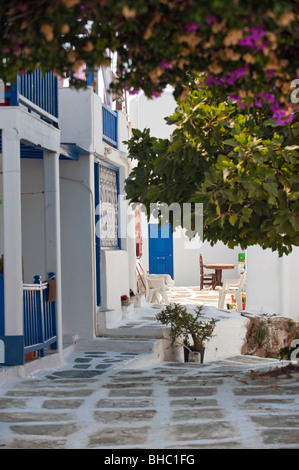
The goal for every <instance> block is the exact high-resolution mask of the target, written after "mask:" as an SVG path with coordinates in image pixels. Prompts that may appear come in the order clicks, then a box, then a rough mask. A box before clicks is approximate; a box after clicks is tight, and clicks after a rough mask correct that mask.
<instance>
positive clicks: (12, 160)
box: [2, 129, 23, 336]
mask: <svg viewBox="0 0 299 470" xmlns="http://www.w3.org/2000/svg"><path fill="white" fill-rule="evenodd" d="M2 160H3V168H2V171H3V225H4V227H3V232H4V306H5V335H7V336H14V335H16V336H17V335H23V289H22V225H21V168H20V139H19V135H18V132H17V131H16V130H14V129H2Z"/></svg>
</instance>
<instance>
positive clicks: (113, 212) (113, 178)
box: [99, 165, 118, 248]
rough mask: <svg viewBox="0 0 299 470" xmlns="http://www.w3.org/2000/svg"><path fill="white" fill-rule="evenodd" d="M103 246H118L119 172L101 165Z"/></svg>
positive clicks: (101, 236)
mask: <svg viewBox="0 0 299 470" xmlns="http://www.w3.org/2000/svg"><path fill="white" fill-rule="evenodd" d="M99 216H100V218H99V222H100V240H101V247H102V248H104V247H105V248H108V247H118V172H117V171H116V170H112V169H110V168H107V167H105V166H103V165H99Z"/></svg>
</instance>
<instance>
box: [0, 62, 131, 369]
mask: <svg viewBox="0 0 299 470" xmlns="http://www.w3.org/2000/svg"><path fill="white" fill-rule="evenodd" d="M0 91H1V95H0V98H1V103H0V104H1V106H0V130H1V132H0V137H1V141H0V143H1V156H0V258H2V256H3V259H4V263H3V264H4V268H3V272H1V271H2V268H1V264H2V262H1V264H0V366H1V365H3V364H4V365H20V364H23V363H24V359H25V358H26V356H27V358H28V355H29V354H34V356H35V357H38V356H44V354H45V351H46V349H47V348H48V347H52V348H53V349H54V350H57V351H58V356H59V357H60V358H61V360H62V356H63V347H64V345H65V343H66V341H67V342H68V341H69V339H70V338H73V337H74V336H76V337H79V338H88V339H90V338H94V337H96V336H97V335H101V333H103V331H104V330H105V327H106V325H107V323H109V322H114V321H116V320H118V319H120V318H121V315H122V308H121V296H123V295H126V296H129V295H130V289H132V290H134V289H135V285H136V278H135V239H134V236H133V237H131V238H130V237H129V236H128V232H127V226H128V225H129V224H128V221H129V218H130V217H131V218H133V223H134V214H132V215H130V213H129V210H128V205H127V203H126V202H125V201H123V199H124V198H123V191H124V179H125V178H126V177H127V175H128V173H129V171H130V166H129V162H128V160H127V158H126V155H127V154H126V146H125V145H124V144H123V143H122V142H123V141H124V140H127V139H128V132H129V123H128V121H127V116H126V114H125V113H124V112H122V111H121V110H117V111H116V110H113V109H112V107H111V106H106V105H104V104H103V100H102V99H101V97H100V96H99V93H98V91H97V90H95V89H94V88H93V87H92V86H88V87H87V88H86V89H84V90H81V91H76V90H74V89H70V88H68V87H63V88H61V89H59V88H58V79H57V78H56V77H54V75H53V74H52V73H49V74H47V75H46V77H42V75H41V74H40V72H39V71H37V72H35V73H34V74H30V75H27V74H25V75H23V76H19V77H18V79H17V83H16V85H13V86H9V85H8V86H6V85H2V89H1V90H0Z"/></svg>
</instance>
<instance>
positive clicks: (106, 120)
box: [102, 103, 118, 148]
mask: <svg viewBox="0 0 299 470" xmlns="http://www.w3.org/2000/svg"><path fill="white" fill-rule="evenodd" d="M102 117H103V140H104V142H107V144H110V145H111V146H112V147H114V148H117V138H118V136H117V111H113V110H112V109H111V108H109V107H108V106H106V105H105V104H104V103H102Z"/></svg>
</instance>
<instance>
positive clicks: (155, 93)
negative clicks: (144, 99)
mask: <svg viewBox="0 0 299 470" xmlns="http://www.w3.org/2000/svg"><path fill="white" fill-rule="evenodd" d="M159 96H160V94H159V93H158V92H157V91H153V92H152V97H153V98H159Z"/></svg>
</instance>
